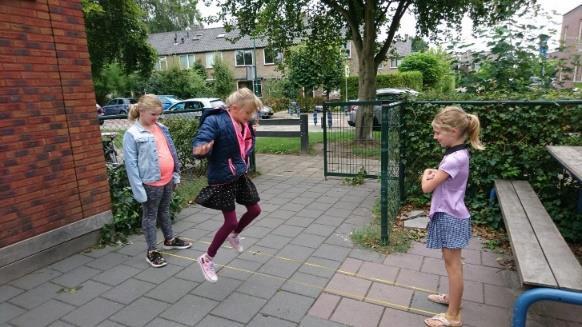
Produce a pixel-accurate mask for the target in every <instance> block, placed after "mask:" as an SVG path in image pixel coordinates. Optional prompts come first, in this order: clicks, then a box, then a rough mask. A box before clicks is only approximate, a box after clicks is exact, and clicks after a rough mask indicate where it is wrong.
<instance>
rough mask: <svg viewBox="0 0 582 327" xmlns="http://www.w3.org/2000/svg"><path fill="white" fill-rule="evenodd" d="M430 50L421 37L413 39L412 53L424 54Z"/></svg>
mask: <svg viewBox="0 0 582 327" xmlns="http://www.w3.org/2000/svg"><path fill="white" fill-rule="evenodd" d="M427 50H428V43H426V41H425V40H423V39H422V38H421V37H420V36H415V37H414V38H413V39H412V52H424V51H427Z"/></svg>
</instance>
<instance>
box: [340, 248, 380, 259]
mask: <svg viewBox="0 0 582 327" xmlns="http://www.w3.org/2000/svg"><path fill="white" fill-rule="evenodd" d="M349 256H350V257H352V258H356V259H359V260H362V261H368V262H375V263H382V262H384V260H386V256H385V255H384V254H381V253H378V252H375V251H371V250H370V249H362V248H355V249H353V250H351V252H350V254H349Z"/></svg>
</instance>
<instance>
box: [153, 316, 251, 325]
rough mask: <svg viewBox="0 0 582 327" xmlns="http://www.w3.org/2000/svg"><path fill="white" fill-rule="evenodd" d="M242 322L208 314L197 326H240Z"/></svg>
mask: <svg viewBox="0 0 582 327" xmlns="http://www.w3.org/2000/svg"><path fill="white" fill-rule="evenodd" d="M238 326H242V325H241V324H239V323H237V322H234V321H232V320H227V319H224V318H220V317H215V316H211V315H207V316H206V317H204V319H202V321H201V322H200V323H199V324H198V325H196V327H238ZM160 327H161V326H160Z"/></svg>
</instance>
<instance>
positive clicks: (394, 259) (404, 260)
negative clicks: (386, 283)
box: [384, 253, 423, 271]
mask: <svg viewBox="0 0 582 327" xmlns="http://www.w3.org/2000/svg"><path fill="white" fill-rule="evenodd" d="M422 259H423V257H422V256H420V255H416V254H410V253H392V254H389V255H387V256H386V259H385V260H384V264H385V265H389V266H395V267H401V268H406V269H411V270H416V271H420V267H421V266H422Z"/></svg>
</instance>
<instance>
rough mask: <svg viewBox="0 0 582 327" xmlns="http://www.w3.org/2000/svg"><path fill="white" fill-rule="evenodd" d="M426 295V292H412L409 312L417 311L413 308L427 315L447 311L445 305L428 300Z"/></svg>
mask: <svg viewBox="0 0 582 327" xmlns="http://www.w3.org/2000/svg"><path fill="white" fill-rule="evenodd" d="M426 296H427V294H426V293H424V292H414V294H413V295H412V302H411V303H410V307H411V309H412V310H411V312H418V311H414V309H417V310H421V311H420V312H423V313H425V314H427V315H435V314H437V313H440V312H445V311H447V306H445V305H443V304H438V303H434V302H432V301H429V300H428V299H427V297H426ZM464 305H465V303H464V302H463V306H464ZM469 325H471V324H469Z"/></svg>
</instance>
